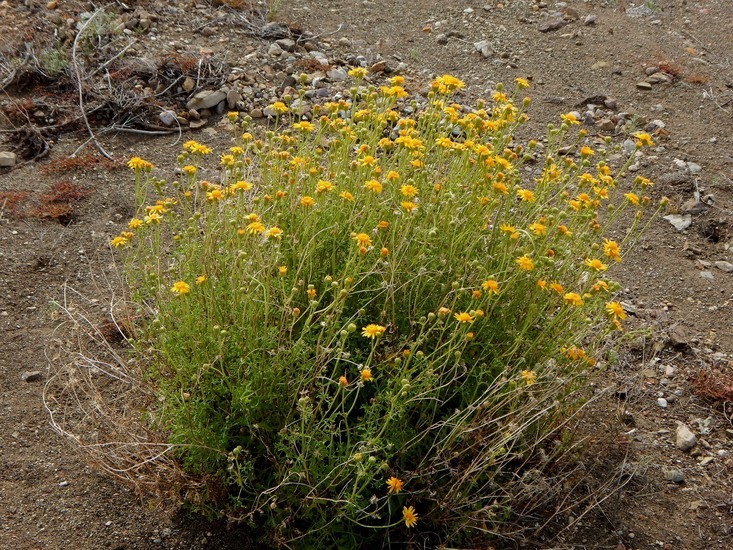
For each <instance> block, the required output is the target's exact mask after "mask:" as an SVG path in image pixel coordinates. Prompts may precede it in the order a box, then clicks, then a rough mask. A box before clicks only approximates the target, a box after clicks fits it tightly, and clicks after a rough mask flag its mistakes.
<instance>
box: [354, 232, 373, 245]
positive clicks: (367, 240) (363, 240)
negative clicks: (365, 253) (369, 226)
mask: <svg viewBox="0 0 733 550" xmlns="http://www.w3.org/2000/svg"><path fill="white" fill-rule="evenodd" d="M352 238H353V239H354V240H355V241H356V244H357V245H358V246H372V238H371V237H370V236H369V235H367V234H366V233H357V234H356V235H354V236H353V237H352Z"/></svg>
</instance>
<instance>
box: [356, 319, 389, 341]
mask: <svg viewBox="0 0 733 550" xmlns="http://www.w3.org/2000/svg"><path fill="white" fill-rule="evenodd" d="M385 330H387V327H383V326H382V325H375V324H373V323H372V324H369V325H367V326H365V327H364V328H362V329H361V335H362V336H364V337H365V338H370V339H372V340H373V339H374V338H379V337H380V336H382V335H383V334H384V331H385Z"/></svg>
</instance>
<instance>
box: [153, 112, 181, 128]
mask: <svg viewBox="0 0 733 550" xmlns="http://www.w3.org/2000/svg"><path fill="white" fill-rule="evenodd" d="M158 118H159V119H160V121H161V122H162V123H163V124H165V125H166V126H173V125H174V124H175V123H176V122H177V120H178V118H177V117H176V113H175V112H174V111H163V112H162V113H160V114H159V115H158Z"/></svg>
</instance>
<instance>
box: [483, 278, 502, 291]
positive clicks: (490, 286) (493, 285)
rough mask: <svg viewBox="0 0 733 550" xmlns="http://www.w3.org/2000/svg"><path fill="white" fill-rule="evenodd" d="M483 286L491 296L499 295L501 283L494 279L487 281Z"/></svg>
mask: <svg viewBox="0 0 733 550" xmlns="http://www.w3.org/2000/svg"><path fill="white" fill-rule="evenodd" d="M481 286H482V287H483V289H484V290H485V291H486V292H488V293H489V294H498V293H499V283H497V282H496V281H495V280H494V279H486V280H485V281H484V282H483V283H481Z"/></svg>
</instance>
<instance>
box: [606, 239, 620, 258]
mask: <svg viewBox="0 0 733 550" xmlns="http://www.w3.org/2000/svg"><path fill="white" fill-rule="evenodd" d="M603 253H604V254H605V255H606V256H607V257H608V258H610V259H612V260H615V261H617V262H620V261H621V249H620V248H619V246H618V243H617V242H616V241H609V240H608V239H604V241H603Z"/></svg>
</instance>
